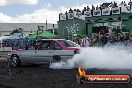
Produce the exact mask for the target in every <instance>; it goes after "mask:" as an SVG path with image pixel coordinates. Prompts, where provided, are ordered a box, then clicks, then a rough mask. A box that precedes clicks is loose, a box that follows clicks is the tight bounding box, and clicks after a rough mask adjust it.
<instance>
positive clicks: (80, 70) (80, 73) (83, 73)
mask: <svg viewBox="0 0 132 88" xmlns="http://www.w3.org/2000/svg"><path fill="white" fill-rule="evenodd" d="M78 73H79V75H80V76H84V75H86V72H85V70H84V69H83V68H82V66H79V68H78Z"/></svg>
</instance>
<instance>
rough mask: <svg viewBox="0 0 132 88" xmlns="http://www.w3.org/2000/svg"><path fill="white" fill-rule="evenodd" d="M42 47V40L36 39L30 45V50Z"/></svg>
mask: <svg viewBox="0 0 132 88" xmlns="http://www.w3.org/2000/svg"><path fill="white" fill-rule="evenodd" d="M41 48H42V41H36V42H34V43H32V44H31V45H30V46H29V47H28V50H39V49H41Z"/></svg>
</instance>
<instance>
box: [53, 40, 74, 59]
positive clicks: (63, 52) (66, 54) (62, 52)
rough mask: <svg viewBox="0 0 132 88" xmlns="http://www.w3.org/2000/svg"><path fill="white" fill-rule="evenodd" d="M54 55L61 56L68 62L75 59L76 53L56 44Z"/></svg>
mask: <svg viewBox="0 0 132 88" xmlns="http://www.w3.org/2000/svg"><path fill="white" fill-rule="evenodd" d="M53 55H59V56H61V59H62V60H67V59H70V58H72V57H73V55H74V51H73V50H64V49H63V48H62V47H61V46H59V44H57V43H56V42H54V51H53Z"/></svg>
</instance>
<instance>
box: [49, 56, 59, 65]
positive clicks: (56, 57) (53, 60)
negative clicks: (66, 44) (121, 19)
mask: <svg viewBox="0 0 132 88" xmlns="http://www.w3.org/2000/svg"><path fill="white" fill-rule="evenodd" d="M60 61H61V57H60V56H59V55H55V56H53V57H52V59H51V60H50V65H51V64H52V63H58V62H60Z"/></svg>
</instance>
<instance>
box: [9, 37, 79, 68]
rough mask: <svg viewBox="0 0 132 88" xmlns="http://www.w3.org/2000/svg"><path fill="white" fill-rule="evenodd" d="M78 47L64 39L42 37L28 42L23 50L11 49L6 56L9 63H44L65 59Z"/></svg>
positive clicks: (74, 52)
mask: <svg viewBox="0 0 132 88" xmlns="http://www.w3.org/2000/svg"><path fill="white" fill-rule="evenodd" d="M78 51H79V47H73V45H72V46H71V45H70V44H69V43H68V42H67V41H66V40H65V39H42V40H36V41H34V42H33V43H31V44H29V45H28V46H27V47H26V48H25V49H23V50H16V51H12V52H10V53H9V54H8V56H7V58H8V61H9V62H10V63H11V65H13V66H15V67H17V66H21V65H22V64H45V63H48V64H49V65H50V64H51V63H53V62H59V61H61V60H64V61H65V60H67V59H69V58H72V57H73V55H74V54H77V53H78Z"/></svg>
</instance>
